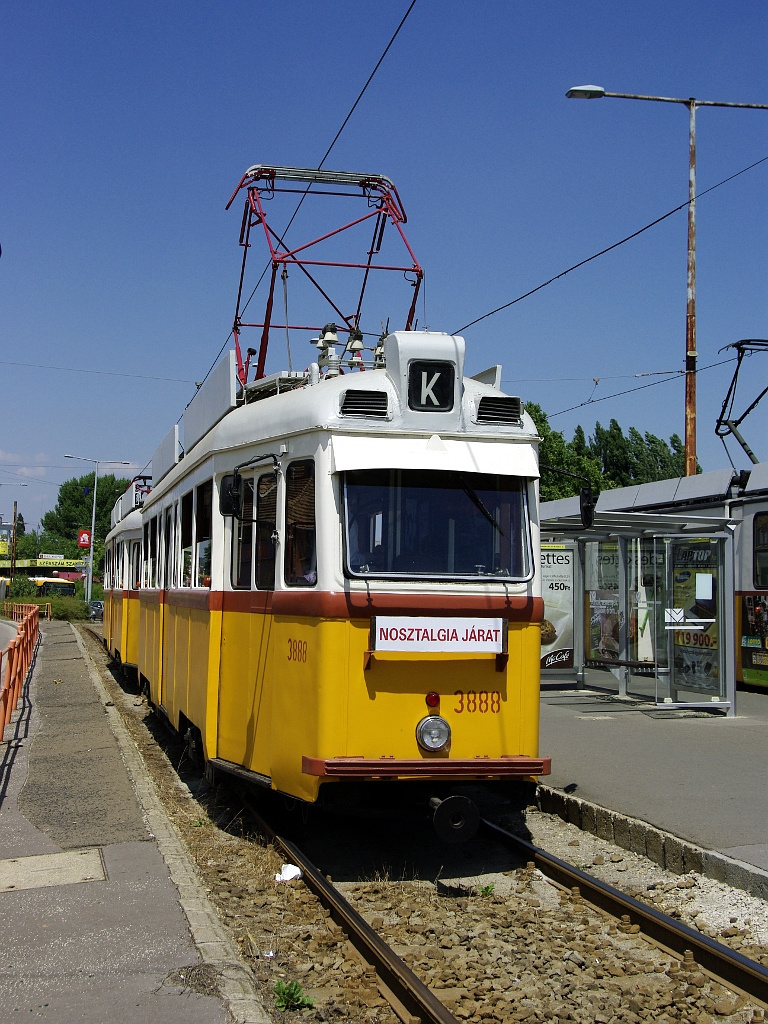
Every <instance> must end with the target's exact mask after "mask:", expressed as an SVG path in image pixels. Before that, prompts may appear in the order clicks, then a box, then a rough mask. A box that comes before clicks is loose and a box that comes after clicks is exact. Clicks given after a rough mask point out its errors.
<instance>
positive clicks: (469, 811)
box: [429, 794, 480, 843]
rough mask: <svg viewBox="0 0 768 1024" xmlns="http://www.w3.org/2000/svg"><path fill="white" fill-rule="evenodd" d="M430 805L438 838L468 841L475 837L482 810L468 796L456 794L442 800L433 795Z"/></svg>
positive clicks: (459, 841)
mask: <svg viewBox="0 0 768 1024" xmlns="http://www.w3.org/2000/svg"><path fill="white" fill-rule="evenodd" d="M429 806H430V807H431V809H432V811H433V814H432V827H433V828H434V830H435V834H436V835H437V837H438V839H441V840H442V841H443V842H444V843H467V842H469V840H470V839H472V838H473V837H474V835H475V833H476V832H477V830H478V827H479V825H480V811H479V810H478V807H477V804H476V803H474V802H473V801H472V800H470V799H469V798H468V797H466V796H459V795H457V794H454V795H453V796H447V797H446V798H445V799H444V800H441V799H440V797H438V796H433V797H431V798H430V800H429Z"/></svg>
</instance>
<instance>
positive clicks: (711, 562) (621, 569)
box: [583, 536, 726, 705]
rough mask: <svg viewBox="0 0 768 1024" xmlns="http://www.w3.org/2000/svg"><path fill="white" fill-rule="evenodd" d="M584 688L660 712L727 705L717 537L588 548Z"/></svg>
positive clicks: (633, 540)
mask: <svg viewBox="0 0 768 1024" xmlns="http://www.w3.org/2000/svg"><path fill="white" fill-rule="evenodd" d="M583 550H584V683H585V685H586V686H587V687H589V688H593V689H598V690H603V691H606V692H608V693H615V694H617V695H621V696H623V695H625V694H626V695H629V696H633V697H640V698H644V699H645V700H648V701H653V702H655V703H658V704H670V703H671V704H699V705H700V704H702V703H707V702H718V701H724V700H725V699H726V673H725V665H724V652H723V649H722V645H721V644H720V642H719V634H720V631H721V629H722V628H723V625H724V624H723V623H721V621H720V620H721V612H722V609H723V607H724V604H723V601H724V597H723V594H724V589H723V588H724V572H723V564H724V561H723V560H724V547H723V540H722V539H721V538H715V537H687V536H686V537H661V536H657V537H628V538H611V539H608V540H594V541H587V542H586V543H585V544H584V548H583Z"/></svg>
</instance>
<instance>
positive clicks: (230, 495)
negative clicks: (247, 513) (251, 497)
mask: <svg viewBox="0 0 768 1024" xmlns="http://www.w3.org/2000/svg"><path fill="white" fill-rule="evenodd" d="M241 481H242V477H241V476H240V474H239V473H227V475H226V476H225V477H222V480H221V488H220V490H219V512H220V513H221V514H222V515H223V516H234V517H235V519H240V517H241V516H242V514H243V492H242V489H241Z"/></svg>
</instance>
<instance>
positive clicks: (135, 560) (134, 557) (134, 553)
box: [130, 540, 142, 590]
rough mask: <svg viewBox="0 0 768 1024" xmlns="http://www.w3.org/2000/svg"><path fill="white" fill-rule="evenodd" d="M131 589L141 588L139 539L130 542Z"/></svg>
mask: <svg viewBox="0 0 768 1024" xmlns="http://www.w3.org/2000/svg"><path fill="white" fill-rule="evenodd" d="M130 569H131V572H130V581H131V586H130V589H131V590H140V589H141V571H142V564H141V541H138V540H135V541H133V542H132V543H131V564H130Z"/></svg>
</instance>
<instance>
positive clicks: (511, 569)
mask: <svg viewBox="0 0 768 1024" xmlns="http://www.w3.org/2000/svg"><path fill="white" fill-rule="evenodd" d="M356 491H357V492H358V493H357V494H355V492H356ZM377 492H379V493H378V494H377ZM478 492H479V493H478ZM489 494H490V495H491V496H493V495H495V501H491V498H490V497H489ZM441 495H442V499H441ZM376 499H378V501H377V500H376ZM342 502H343V512H342V515H343V569H344V575H345V576H346V577H347V578H348V579H366V578H370V577H375V578H381V579H423V578H427V579H435V580H451V581H453V582H456V583H477V582H479V581H480V582H483V583H491V582H499V583H504V584H510V583H527V582H528V581H529V580H531V579H532V578H533V575H534V571H535V568H534V561H533V549H532V541H531V528H530V513H529V507H528V480H527V479H526V478H525V477H521V476H513V475H508V474H501V473H447V474H446V473H443V472H438V471H435V470H404V469H362V470H350V471H347V472H346V473H344V474H343V477H342ZM452 504H455V505H456V514H455V515H454V516H450V514H449V512H448V510H449V509H450V506H451V505H452ZM355 505H356V506H357V509H355V508H353V506H355ZM379 506H380V507H379ZM489 506H490V509H489ZM496 506H498V508H497V507H496ZM436 508H438V509H440V510H442V509H446V519H445V525H446V534H445V536H444V537H443V538H442V540H441V536H440V535H439V534H438V530H437V526H436V520H435V509H436ZM470 515H471V516H472V517H474V518H473V526H472V534H473V535H472V536H470V537H469V540H467V539H466V538H464V537H462V535H461V533H460V531H459V530H458V529H457V523H462V524H464V525H465V526H466V525H467V524H468V517H469V516H470ZM358 516H361V517H362V518H361V520H360V521H359V522H356V519H357V518H358ZM497 516H498V520H499V521H498V522H497V519H496V517H497ZM355 526H357V530H358V536H357V537H356V538H355V536H353V531H354V528H355ZM502 527H504V529H502ZM361 528H362V532H363V537H360V536H359V531H360V529H361ZM489 543H490V544H491V547H490V548H489V546H488V545H489ZM354 552H357V558H355V555H354ZM366 554H368V555H370V558H368V559H366V560H365V561H362V560H361V559H363V556H364V555H366ZM482 557H485V559H486V560H485V563H482V562H481V561H480V559H481V558H482ZM487 564H490V566H491V568H490V569H489V570H488V571H476V572H472V571H468V570H470V569H479V568H481V567H482V568H485V565H487ZM463 565H464V566H466V567H467V568H465V569H464V570H463V571H462V566H463Z"/></svg>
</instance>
